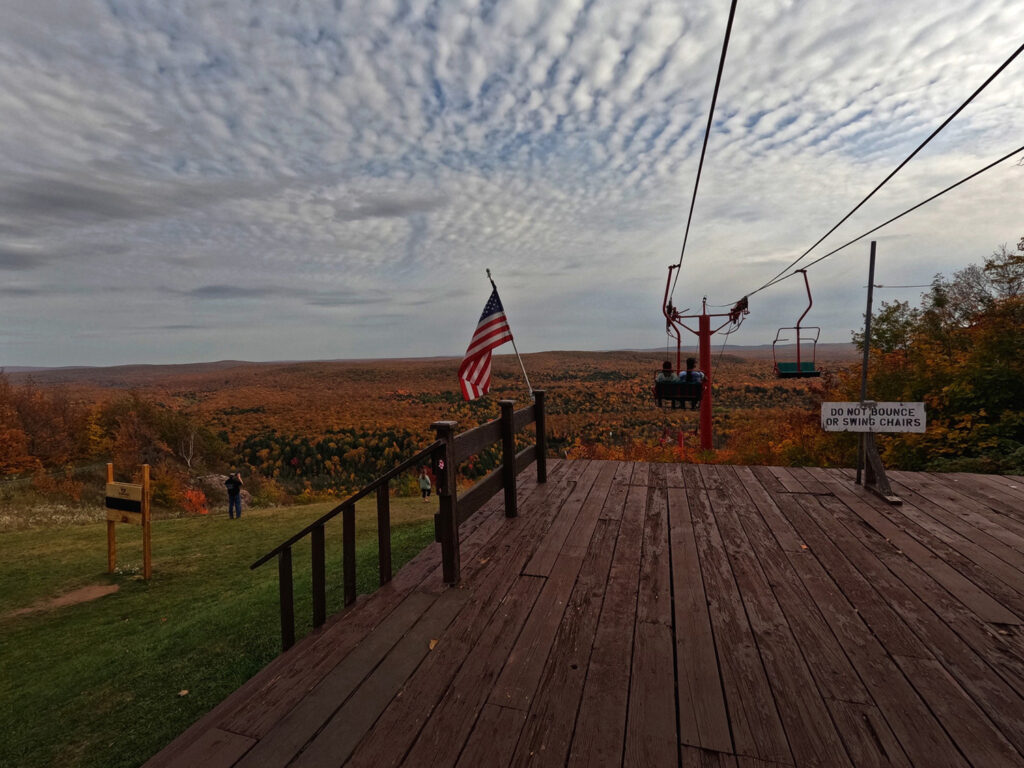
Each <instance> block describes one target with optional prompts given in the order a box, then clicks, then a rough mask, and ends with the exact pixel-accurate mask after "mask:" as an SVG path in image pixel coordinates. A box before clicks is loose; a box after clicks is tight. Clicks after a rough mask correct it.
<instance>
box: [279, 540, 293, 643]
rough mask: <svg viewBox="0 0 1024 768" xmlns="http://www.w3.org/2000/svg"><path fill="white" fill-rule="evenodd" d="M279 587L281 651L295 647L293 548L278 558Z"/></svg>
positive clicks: (286, 550)
mask: <svg viewBox="0 0 1024 768" xmlns="http://www.w3.org/2000/svg"><path fill="white" fill-rule="evenodd" d="M277 586H278V588H279V589H280V592H281V650H284V651H287V650H288V649H289V648H291V647H292V646H293V645H295V594H294V592H293V591H292V548H291V547H287V548H286V549H282V550H281V553H280V554H279V555H278V556H277Z"/></svg>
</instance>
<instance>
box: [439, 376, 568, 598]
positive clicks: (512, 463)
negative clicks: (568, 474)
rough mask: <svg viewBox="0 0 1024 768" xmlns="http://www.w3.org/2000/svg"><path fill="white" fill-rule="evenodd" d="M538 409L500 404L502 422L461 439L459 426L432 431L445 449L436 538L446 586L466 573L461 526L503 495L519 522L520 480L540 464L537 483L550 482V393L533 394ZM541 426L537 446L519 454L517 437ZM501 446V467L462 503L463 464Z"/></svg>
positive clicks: (508, 511)
mask: <svg viewBox="0 0 1024 768" xmlns="http://www.w3.org/2000/svg"><path fill="white" fill-rule="evenodd" d="M533 395H534V400H533V405H529V406H527V407H526V408H523V409H521V410H518V411H516V410H514V408H515V401H513V400H500V401H498V404H499V405H500V406H501V417H500V418H497V419H495V420H494V421H489V422H487V423H486V424H481V425H480V426H479V427H476V428H475V429H471V430H469V431H468V432H463V433H462V434H461V435H456V434H455V426H456V423H455V422H454V421H435V422H434V423H433V424H432V425H431V426H432V427H433V428H434V431H435V432H436V434H437V439H438V442H440V443H441V447H440V448H438V449H437V450H436V452H435V453H434V457H435V459H434V476H435V477H436V478H437V495H438V500H439V506H440V509H439V510H438V513H437V514H436V515H435V516H434V538H435V539H436V540H437V541H439V542H440V543H441V570H442V573H443V576H444V580H445V583H446V584H457V583H458V581H459V574H460V572H461V558H460V557H459V526H460V525H462V523H464V522H466V520H468V519H469V518H470V517H471V516H472V515H473V513H474V512H476V511H477V510H478V509H480V507H482V506H483V505H484V504H486V503H487V501H488V500H490V498H491V497H492V496H494V494H496V493H497V492H498V491H499V490H502V489H504V491H505V516H506V517H515V516H516V514H517V513H518V507H517V502H516V475H518V474H519V473H520V472H521V471H523V470H524V469H525V468H526V467H528V466H530V464H532V463H533V462H536V463H537V482H538V483H544V482H547V479H548V470H547V458H546V456H547V439H546V437H545V432H544V390H542V389H537V390H534V392H533ZM534 422H536V424H537V428H536V432H537V441H536V443H535V444H534V445H531V446H530V447H528V448H524V449H523V450H522V451H520V452H519V453H516V433H517V432H519V431H520V430H521V429H523V427H525V426H527V425H528V424H532V423H534ZM499 440H500V441H501V466H500V467H498V468H497V469H495V470H494V471H493V472H491V473H490V474H489V475H487V476H486V477H484V478H483V479H481V480H480V481H478V482H477V483H476V485H474V486H473V487H472V488H470V489H469V490H468V491H466V493H465V494H463V496H462V497H461V498H460V497H459V495H458V489H457V484H456V475H457V471H450V470H451V468H452V467H454V468H456V470H457V469H458V466H459V464H461V463H462V462H463V461H465V460H466V459H468V458H469V457H470V456H473V455H475V454H477V453H479V452H480V451H482V450H484V449H486V448H488V447H489V446H490V445H492V444H493V443H496V442H498V441H499Z"/></svg>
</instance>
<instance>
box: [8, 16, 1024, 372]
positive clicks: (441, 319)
mask: <svg viewBox="0 0 1024 768" xmlns="http://www.w3.org/2000/svg"><path fill="white" fill-rule="evenodd" d="M727 12H728V3H727V2H707V1H705V0H695V1H694V2H686V3H682V2H676V1H673V2H662V1H660V0H635V1H633V0H630V1H629V2H626V1H625V0H593V1H592V2H590V1H588V2H583V0H572V1H566V0H515V1H513V2H502V1H500V0H499V1H497V2H495V1H494V0H437V1H436V2H427V1H421V0H404V1H402V2H398V1H394V2H392V1H390V0H365V2H348V1H346V0H338V2H335V3H330V2H306V1H303V0H299V1H297V2H293V3H281V2H278V1H277V0H273V1H272V0H246V1H245V2H242V1H241V0H226V2H221V3H213V2H208V1H207V0H204V1H203V2H187V1H183V2H175V3H166V2H142V1H140V0H123V1H121V0H118V1H115V0H109V1H108V2H96V1H94V0H76V1H75V2H74V3H68V2H62V1H59V0H0V19H2V20H3V21H2V23H0V83H2V87H0V366H3V365H8V366H15V365H72V364H79V365H109V364H120V363H132V362H191V361H199V360H216V359H226V358H231V359H248V360H280V359H317V358H319V359H324V358H346V357H356V358H362V357H402V356H429V355H460V354H461V353H462V352H463V350H464V349H465V346H466V344H467V343H468V341H469V338H470V336H471V335H472V332H473V328H474V327H475V324H476V321H477V318H478V317H479V314H480V310H481V308H482V307H483V304H484V302H485V301H486V299H487V296H488V294H489V291H490V285H489V283H488V282H487V278H486V276H485V273H484V269H485V268H487V267H490V268H491V269H492V271H493V273H494V278H495V280H496V282H497V285H498V288H499V290H500V292H501V295H502V300H503V302H504V304H505V308H506V310H507V312H508V317H509V320H510V323H511V325H512V329H513V332H514V333H515V334H516V339H517V342H518V345H519V348H520V351H524V352H526V351H540V350H545V349H615V348H637V347H641V348H642V347H657V346H659V345H661V344H663V343H664V323H663V320H662V317H661V313H660V304H661V296H662V292H663V290H664V281H665V277H666V267H667V266H668V265H669V264H672V263H674V262H675V261H676V259H677V257H678V253H679V247H680V243H681V241H682V233H683V228H684V226H685V221H686V212H687V207H688V204H689V194H690V191H691V189H692V185H693V176H694V173H695V172H696V167H697V161H698V158H699V154H700V143H701V139H702V134H703V129H704V124H705V122H706V119H707V107H708V104H709V101H710V97H711V89H712V87H713V85H714V73H715V69H716V67H717V64H718V56H719V53H720V48H721V41H722V35H723V32H724V28H725V20H726V14H727ZM1022 40H1024V0H987V1H986V2H977V1H976V2H963V1H960V0H950V1H949V2H942V3H936V2H934V0H901V2H899V3H891V2H884V1H883V0H861V1H855V0H850V1H846V2H831V1H826V0H805V1H803V2H799V3H797V2H791V1H783V0H757V2H753V0H747V1H746V2H744V0H741V2H740V4H739V10H738V11H737V15H736V21H735V27H734V29H733V36H732V40H731V42H730V47H729V57H728V60H727V63H726V67H725V73H724V78H723V83H722V88H721V92H720V95H719V101H718V108H717V111H716V119H715V124H714V132H713V133H712V135H711V139H710V143H709V148H708V156H707V159H706V161H705V166H704V173H703V178H702V180H701V188H700V194H699V196H698V199H697V203H696V209H695V212H694V219H693V225H692V229H691V233H690V240H689V243H688V245H687V252H686V261H685V263H684V267H683V273H682V276H681V278H680V280H679V285H678V287H677V289H676V293H675V299H676V303H677V304H678V305H679V306H680V308H685V307H688V306H691V307H694V308H696V307H698V306H699V302H700V298H701V296H703V295H705V294H706V295H707V296H708V299H709V301H710V302H712V303H715V302H718V303H722V302H725V301H731V300H733V299H735V298H736V297H737V296H738V295H741V294H742V293H743V292H745V291H747V290H751V289H753V288H755V287H757V286H758V285H760V284H761V283H762V282H764V281H765V280H767V279H768V278H769V277H771V276H772V275H773V274H775V272H777V271H778V270H779V269H781V268H782V267H783V266H784V265H785V264H787V263H788V262H789V261H791V260H792V259H793V258H794V257H795V256H796V255H798V254H799V253H801V252H802V251H803V250H804V249H805V248H806V247H807V246H808V245H809V244H810V243H813V242H814V241H815V240H816V239H817V238H818V237H819V236H820V235H821V234H822V233H823V232H824V231H826V230H827V229H828V227H829V226H831V224H832V223H834V222H835V221H836V219H837V218H838V217H839V216H841V215H842V214H843V213H844V212H845V211H847V210H849V208H850V207H851V206H852V205H853V204H854V203H855V202H856V201H857V200H859V199H860V198H861V197H862V196H863V195H864V194H865V193H866V192H867V191H868V190H870V189H871V188H872V187H873V186H874V185H875V184H876V183H877V182H878V181H879V180H881V179H882V178H883V177H884V176H885V174H886V173H888V171H889V170H891V169H892V168H893V167H894V166H895V165H896V164H897V163H898V162H899V161H900V160H902V159H903V157H905V156H906V154H907V153H908V152H909V151H910V150H911V149H913V147H915V146H916V145H917V144H918V143H919V142H920V141H921V140H922V139H923V137H925V136H926V135H927V134H928V133H929V132H930V131H931V130H932V129H933V128H934V127H935V126H936V125H938V123H940V122H941V121H942V120H943V119H944V118H945V116H946V115H948V114H949V112H950V111H952V110H953V109H954V108H955V107H956V106H957V105H959V104H960V103H961V102H962V101H963V99H964V98H966V96H967V95H969V94H970V93H971V91H973V90H974V88H976V87H977V86H978V85H979V84H980V83H981V82H982V81H983V80H984V79H985V78H986V77H987V76H988V75H989V74H990V73H991V72H992V71H993V70H994V69H995V68H996V67H997V66H998V65H999V64H1000V63H1002V61H1003V60H1004V59H1005V58H1006V57H1007V56H1008V55H1009V54H1010V53H1012V52H1013V50H1014V49H1015V48H1016V47H1017V46H1019V45H1020V43H1021V41H1022ZM1022 136H1024V57H1022V59H1021V60H1018V61H1015V62H1014V63H1013V64H1012V65H1011V66H1010V67H1009V68H1008V69H1007V70H1006V71H1005V72H1004V73H1003V74H1002V75H1001V76H1000V77H999V79H997V80H996V81H995V82H994V83H993V84H992V85H991V86H990V87H989V88H988V90H986V91H985V92H984V93H983V94H982V95H981V96H979V97H978V99H977V100H976V101H975V102H974V103H973V104H971V106H970V107H969V108H968V109H967V110H966V111H965V112H964V114H962V115H961V116H960V117H959V118H957V120H956V121H955V122H954V123H953V124H951V125H950V126H949V128H947V129H946V131H944V132H943V133H942V134H941V135H940V136H939V137H938V138H937V139H936V140H935V141H934V142H933V143H932V144H931V145H929V147H928V148H927V149H926V150H925V151H924V152H922V154H921V155H920V156H918V157H917V158H915V160H914V161H913V162H912V163H911V164H910V165H909V166H908V167H907V168H906V169H905V170H904V171H903V172H901V173H900V174H899V175H898V176H897V177H896V178H895V179H894V180H893V181H892V182H890V183H889V184H888V185H887V186H886V187H885V188H884V189H883V190H882V191H881V192H879V193H878V194H877V195H876V196H875V197H874V198H873V199H872V200H871V202H870V203H869V204H868V205H866V206H865V207H864V209H862V210H861V211H859V212H858V213H857V215H856V216H855V217H854V218H853V219H851V220H850V221H849V222H847V223H846V224H845V225H844V226H843V227H842V228H841V229H840V230H839V231H837V232H836V233H835V234H834V235H833V236H832V237H830V238H829V239H828V240H826V242H825V243H823V244H822V246H821V247H820V248H819V251H816V252H812V254H811V258H813V257H814V255H816V253H818V252H824V250H826V249H828V248H829V247H830V246H834V245H836V244H838V243H841V242H844V241H845V240H846V239H849V238H850V237H852V236H854V235H856V234H859V233H860V232H861V231H863V230H865V229H868V228H869V227H871V226H874V225H875V224H877V223H879V222H880V221H883V220H885V219H886V218H888V217H889V216H891V215H893V214H894V213H897V212H898V211H900V210H902V209H903V208H906V207H908V206H909V205H911V204H913V203H916V202H917V201H919V200H921V199H923V198H924V197H927V196H928V195H930V194H932V193H933V192H935V191H937V190H939V189H941V188H943V187H945V186H946V185H948V184H950V183H952V182H953V181H955V180H957V179H958V178H960V177H962V176H965V175H967V174H968V173H971V172H972V171H974V170H975V169H977V168H978V167H980V166H982V165H984V164H985V163H987V162H989V161H990V160H992V159H994V158H995V157H998V156H999V155H1001V154H1003V153H1005V152H1008V151H1009V150H1010V149H1012V148H1013V147H1014V146H1019V145H1020V144H1021V143H1022V142H1021V137H1022ZM1022 235H1024V166H1021V165H1018V164H1015V163H1014V162H1012V161H1011V162H1008V163H1006V164H1004V165H1003V166H1000V167H998V168H996V169H994V170H992V171H990V172H988V173H987V174H985V176H983V177H981V178H979V179H978V180H976V181H974V182H971V183H970V184H968V185H965V186H964V187H962V188H960V189H959V190H957V191H956V192H954V193H951V194H950V195H948V196H947V197H945V198H942V199H941V200H939V201H937V202H936V203H934V204H932V205H930V206H928V207H927V208H925V209H922V210H921V211H918V212H916V213H914V214H913V215H911V216H908V217H906V218H905V219H903V220H901V221H900V222H898V223H897V224H895V225H893V226H892V227H891V228H889V229H887V230H884V231H883V232H880V233H879V235H878V236H877V237H876V239H877V240H878V241H879V249H878V252H879V264H878V271H877V277H876V280H877V282H880V283H883V284H892V285H903V284H907V285H912V284H920V283H926V282H928V280H929V279H930V278H931V277H932V275H934V274H935V273H936V272H939V271H942V272H944V273H946V274H947V275H948V274H951V273H952V272H953V271H954V270H956V269H959V268H961V267H963V266H965V265H966V264H968V263H972V262H978V261H980V260H981V259H982V258H984V257H985V256H986V255H988V254H989V253H990V252H991V251H992V250H993V249H995V248H996V247H998V246H999V245H1000V244H1002V243H1008V244H1011V245H1014V244H1016V243H1017V241H1018V240H1019V239H1020V238H1021V236H1022ZM867 249H868V246H867V244H866V243H865V244H864V245H863V247H860V246H853V247H851V248H850V249H847V251H844V252H843V253H841V254H838V255H836V256H835V257H833V258H830V259H828V260H827V261H825V262H823V263H822V264H821V265H819V266H817V267H815V268H813V269H812V270H811V271H810V273H809V275H810V279H811V284H812V287H813V289H814V291H815V306H814V309H813V310H812V313H811V314H810V315H808V317H807V319H806V321H805V322H806V323H808V324H817V325H820V326H822V339H823V340H825V341H848V340H849V331H850V329H851V328H852V327H854V326H856V325H857V324H859V322H860V318H861V313H862V311H863V304H864V291H863V286H864V285H865V282H866V275H867ZM802 290H803V288H802V281H798V280H789V281H785V282H784V283H783V284H781V285H779V286H775V287H773V288H772V289H770V290H768V291H765V292H763V293H761V294H758V295H757V296H756V297H755V299H754V300H753V301H752V303H751V310H752V314H751V316H750V317H749V318H748V320H747V321H746V322H745V323H744V325H743V328H742V329H741V331H740V332H739V333H737V334H734V335H733V337H732V338H731V339H730V341H731V343H735V344H764V343H768V342H770V341H771V339H772V338H773V337H774V329H775V327H776V326H780V325H792V323H793V322H794V321H795V319H796V317H797V316H798V315H799V314H800V312H802V310H803V307H804V299H803V297H802V296H801V292H802ZM920 292H921V290H920V289H905V290H904V289H901V290H894V291H889V292H883V293H882V295H881V298H889V299H892V298H901V299H910V300H913V301H916V298H917V296H918V294H919V293H920Z"/></svg>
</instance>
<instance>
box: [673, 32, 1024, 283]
mask: <svg viewBox="0 0 1024 768" xmlns="http://www.w3.org/2000/svg"><path fill="white" fill-rule="evenodd" d="M1022 51H1024V44H1022V45H1021V46H1020V47H1019V48H1018V49H1017V50H1016V51H1014V52H1013V53H1012V54H1011V55H1010V57H1009V58H1008V59H1007V60H1006V61H1004V62H1003V63H1002V64H1001V65H1000V66H999V68H998V69H996V71H995V72H993V73H992V74H991V75H989V76H988V78H987V79H986V80H985V82H983V83H982V84H981V85H980V86H978V88H977V89H976V90H975V91H974V93H972V94H971V95H970V96H968V97H967V100H966V101H965V102H964V103H963V104H961V105H960V106H959V107H957V108H956V110H954V111H953V113H952V114H951V115H950V116H949V117H947V118H946V119H945V120H943V121H942V124H941V125H939V127H938V128H936V129H935V130H934V131H932V132H931V134H930V135H929V136H928V138H926V139H925V140H924V141H923V142H921V143H920V144H919V145H918V147H917V149H915V150H914V151H913V152H911V153H910V154H909V155H907V157H906V159H904V160H903V162H901V163H900V164H899V165H897V166H896V168H895V169H893V170H892V171H891V172H890V173H889V175H888V176H886V177H885V178H884V179H882V181H881V182H879V184H878V185H877V186H876V187H875V188H874V189H872V190H871V192H869V193H868V194H867V196H866V197H865V198H864V199H863V200H861V201H860V202H859V203H857V205H855V206H854V207H853V208H852V209H851V210H850V212H849V213H847V214H846V215H845V216H843V218H841V219H840V220H839V221H838V222H836V224H835V225H834V226H833V227H832V228H831V229H830V230H829V231H828V232H826V233H825V234H824V235H822V236H821V237H820V238H818V240H817V241H815V243H814V245H812V246H811V247H810V248H808V249H807V250H806V251H804V252H803V253H802V254H800V256H799V257H797V258H796V259H795V260H794V261H793V262H792V263H791V264H789V266H787V267H785V268H784V269H783V270H782V271H781V272H779V273H778V274H777V275H775V277H773V278H772V279H771V280H769V281H768V282H766V283H765V284H764V285H762V286H761V287H760V288H758V289H756V290H754V291H751V292H749V293H747V294H746V295H747V296H753V295H754V294H755V293H758V292H760V291H762V290H764V289H765V288H767V287H768V286H770V285H773V284H775V283H776V282H778V281H779V279H785V278H784V277H783V275H784V274H785V273H786V272H788V271H789V270H790V269H792V268H793V267H795V266H796V265H797V264H799V263H800V262H801V261H803V260H804V258H805V257H806V256H807V254H809V253H810V252H811V251H813V250H814V249H815V248H817V247H818V245H820V244H821V242H822V241H823V240H824V239H825V238H826V237H828V236H829V235H831V234H832V233H833V232H835V231H836V230H837V229H838V228H839V227H840V226H841V225H842V224H843V223H844V222H845V221H846V220H847V219H849V218H850V217H851V216H853V214H854V213H856V212H857V211H858V210H859V209H860V207H861V206H862V205H864V203H866V202H867V201H868V200H870V199H871V198H872V197H873V196H874V194H875V193H876V192H877V191H878V190H880V189H881V188H882V187H883V186H885V184H886V183H887V182H888V181H889V180H890V179H892V177H893V176H895V175H896V174H897V173H899V172H900V170H902V169H903V167H904V166H905V165H906V164H907V163H909V162H910V161H911V160H912V159H913V158H914V157H915V156H916V155H917V153H918V152H920V151H921V150H922V149H924V148H925V147H926V146H927V145H928V143H929V142H930V141H931V140H932V139H934V138H935V137H936V136H938V135H939V133H940V132H941V131H942V129H943V128H945V127H946V126H947V125H949V124H950V123H951V122H952V121H953V119H954V118H955V117H956V116H957V115H959V114H960V113H961V112H962V111H963V110H964V109H965V108H966V107H967V105H968V104H970V103H971V102H972V101H974V99H975V97H977V96H978V94H980V93H981V92H982V91H984V90H985V88H987V87H988V85H989V84H990V83H991V82H992V81H993V80H995V79H996V77H997V76H998V75H999V74H1000V73H1001V72H1002V71H1003V70H1004V69H1006V68H1007V67H1008V66H1009V65H1010V63H1011V62H1013V60H1014V59H1016V58H1017V57H1018V56H1019V55H1020V54H1021V52H1022ZM882 226H884V225H882ZM862 237H863V235H862ZM858 239H859V238H858ZM851 242H855V241H851ZM684 245H685V241H684ZM843 247H845V246H843ZM837 250H838V249H837ZM833 253H834V251H833ZM829 255H831V254H829ZM681 261H682V259H681V257H680V263H681ZM811 263H812V264H816V263H817V262H811ZM676 276H677V278H678V274H677V275H676Z"/></svg>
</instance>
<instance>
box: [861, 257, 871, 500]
mask: <svg viewBox="0 0 1024 768" xmlns="http://www.w3.org/2000/svg"><path fill="white" fill-rule="evenodd" d="M874 295H875V241H874V240H872V241H871V260H870V261H869V262H868V307H867V311H866V312H865V313H864V361H863V362H862V363H861V367H860V402H861V404H862V405H863V404H864V401H865V400H867V399H868V353H869V351H870V350H871V301H872V299H873V298H874ZM863 470H864V441H863V440H861V441H860V442H859V443H858V444H857V484H858V485H860V482H861V473H862V472H863Z"/></svg>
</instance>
